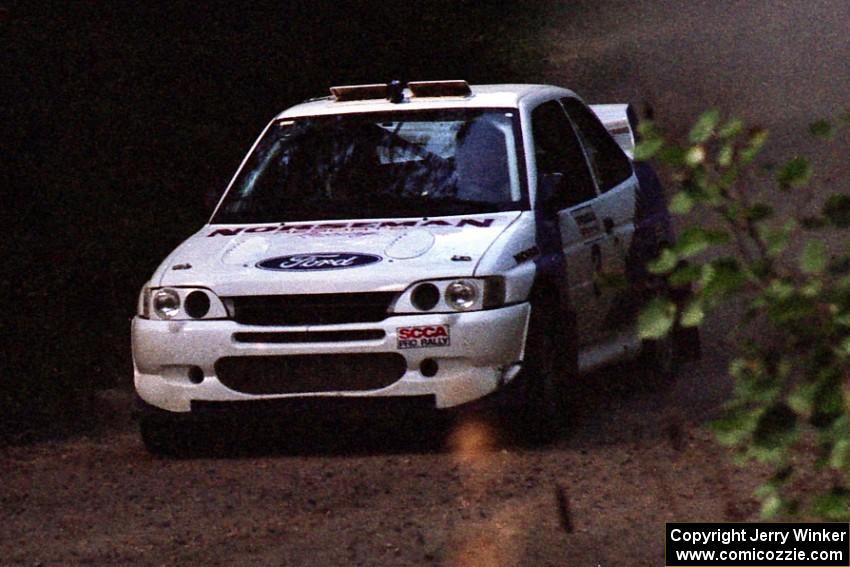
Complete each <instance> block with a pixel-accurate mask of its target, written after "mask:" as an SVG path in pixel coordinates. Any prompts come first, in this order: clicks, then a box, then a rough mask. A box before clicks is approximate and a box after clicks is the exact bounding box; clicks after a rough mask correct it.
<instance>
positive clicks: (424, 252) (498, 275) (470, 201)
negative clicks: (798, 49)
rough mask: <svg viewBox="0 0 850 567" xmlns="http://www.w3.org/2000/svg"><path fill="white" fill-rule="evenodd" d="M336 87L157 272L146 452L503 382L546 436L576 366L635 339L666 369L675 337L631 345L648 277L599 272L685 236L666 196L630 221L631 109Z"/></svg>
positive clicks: (143, 328)
mask: <svg viewBox="0 0 850 567" xmlns="http://www.w3.org/2000/svg"><path fill="white" fill-rule="evenodd" d="M331 93H332V95H331V96H330V97H325V98H320V99H313V100H311V101H307V102H305V103H303V104H299V105H297V106H294V107H292V108H290V109H288V110H286V111H284V112H282V113H281V114H279V115H277V116H276V117H275V118H274V119H273V120H272V121H271V122H270V123H269V124H268V126H267V127H266V128H265V130H264V131H263V132H262V134H261V135H260V137H259V139H258V140H257V141H256V143H255V144H254V146H253V147H252V148H251V149H250V151H249V153H248V155H247V157H246V158H245V160H244V161H243V163H242V164H241V166H240V167H239V169H238V171H237V173H236V175H235V176H234V178H233V180H232V181H231V183H230V185H229V187H228V189H227V190H226V192H225V193H224V195H223V197H222V198H221V200H220V201H219V203H218V205H217V207H216V209H215V211H214V213H213V215H212V218H211V219H210V221H209V223H208V224H207V225H205V226H203V227H202V228H201V229H200V230H199V231H198V232H197V233H195V234H194V235H193V236H191V237H190V238H188V239H187V240H186V241H185V242H183V243H182V244H181V245H180V246H179V247H178V248H177V249H176V250H174V251H173V252H172V253H171V254H170V255H169V256H168V257H167V258H166V259H165V261H163V263H162V264H161V265H160V266H159V268H158V269H157V270H156V272H155V273H154V274H153V276H152V277H151V279H150V281H149V282H148V283H147V284H146V285H145V286H144V288H143V290H142V292H141V295H140V298H139V305H138V313H137V315H136V316H135V317H134V318H133V320H132V350H133V360H134V371H135V387H136V390H137V392H138V395H139V397H140V400H141V403H142V406H143V408H144V410H145V411H143V412H142V421H141V430H142V437H143V439H144V441H145V443H146V445H147V446H148V448H149V449H151V450H152V451H158V452H167V451H168V450H170V449H173V448H174V446H175V443H176V441H175V440H176V439H178V438H179V437H180V436H181V435H183V434H184V433H185V431H186V428H185V423H184V422H185V419H186V418H187V417H197V416H202V415H206V414H207V413H208V412H210V411H213V412H214V411H215V410H217V409H222V408H236V407H238V408H244V409H248V410H249V411H253V410H254V409H256V408H258V407H260V406H263V407H268V406H269V404H270V403H277V404H278V406H276V407H279V408H280V411H283V412H286V411H288V408H294V407H295V406H296V405H297V404H299V403H300V404H303V403H304V402H309V403H311V404H313V405H309V404H308V407H311V408H314V409H315V410H316V411H323V410H322V409H321V408H323V407H324V405H328V406H329V407H330V406H334V405H336V404H339V403H340V402H346V403H352V404H355V405H356V404H357V403H364V404H372V405H371V407H373V408H380V407H382V405H384V404H386V405H387V406H389V405H390V404H393V403H400V404H402V405H404V404H408V405H409V406H410V407H414V406H415V407H424V408H429V409H434V410H439V409H446V408H454V407H459V406H464V405H466V404H469V403H470V402H474V401H476V400H480V399H482V398H485V397H488V396H490V395H491V394H494V393H499V392H503V391H508V392H511V394H510V397H511V398H512V399H513V401H519V402H520V407H518V408H517V409H516V410H515V411H516V415H517V416H519V418H520V419H519V420H518V423H519V424H520V426H521V427H522V428H524V429H525V430H527V431H528V432H529V433H530V435H532V436H540V437H545V436H546V435H547V434H548V433H549V432H551V431H552V430H553V426H554V424H555V423H556V422H557V420H558V418H559V415H560V413H561V411H562V406H561V401H562V394H563V393H564V391H565V390H566V388H567V387H568V384H569V380H570V377H572V376H574V375H575V374H576V373H577V372H579V371H587V370H590V369H593V368H595V367H598V366H600V365H602V364H605V363H608V362H611V361H612V360H615V359H617V358H620V357H622V356H625V355H633V354H637V353H639V352H640V351H641V348H643V353H644V355H645V356H647V357H648V358H647V363H648V364H649V365H651V366H653V367H655V368H660V371H661V372H669V369H670V368H671V365H670V360H671V355H670V353H671V348H670V345H669V344H666V343H663V342H662V343H657V344H656V343H653V344H649V345H641V344H640V342H639V341H637V340H636V339H635V335H634V331H633V324H632V322H633V317H634V314H635V312H636V309H637V308H638V305H639V302H640V301H641V300H643V299H645V297H643V295H645V293H644V294H640V293H633V290H635V289H644V290H645V289H647V286H645V285H644V286H639V285H638V284H640V282H634V281H630V282H629V283H630V284H632V285H630V286H629V287H627V288H625V291H624V290H623V288H617V287H614V286H606V285H604V284H603V283H601V281H600V280H601V278H600V275H602V274H606V275H611V274H614V275H617V274H620V275H623V277H624V278H627V279H628V278H630V277H631V279H635V277H633V276H630V274H632V273H638V272H639V271H635V270H631V271H630V270H629V264H635V265H636V264H641V263H643V262H645V261H646V260H647V259H648V257H651V256H652V255H654V254H655V253H657V250H658V249H659V247H660V246H663V245H664V244H665V243H669V242H670V241H671V239H672V233H671V229H670V222H669V215H667V214H666V207H664V205H663V198H662V200H661V213H662V214H655V215H653V216H652V217H651V218H649V217H647V218H643V219H641V218H636V211H637V212H640V209H641V208H640V207H638V206H637V205H638V200H639V196H640V193H639V191H638V182H637V179H636V176H635V174H634V170H633V166H632V163H631V161H630V159H629V158H628V156H627V155H626V153H624V151H623V148H622V147H621V145H619V144H618V143H617V141H615V139H614V138H613V137H612V135H611V133H614V134H615V135H619V137H620V138H621V144H623V145H624V147H625V145H627V144H628V145H630V144H633V142H634V139H633V136H632V133H631V131H630V130H628V123H627V122H625V121H624V120H623V118H624V116H625V114H624V109H625V106H623V105H621V106H605V107H600V109H599V110H600V114H601V115H602V116H603V118H605V119H606V123H605V124H603V123H602V122H601V121H600V119H599V117H598V116H597V115H596V114H595V113H594V112H593V111H592V110H591V108H590V107H588V106H587V105H586V104H585V103H584V102H582V100H581V99H580V98H579V97H578V96H576V95H575V94H574V93H573V92H571V91H569V90H567V89H563V88H559V87H555V86H547V85H478V86H476V85H472V86H470V85H468V84H467V83H466V82H464V81H434V82H418V83H409V84H408V85H406V88H402V86H401V85H399V84H397V83H391V84H388V85H384V84H381V85H356V86H348V87H334V88H332V89H331ZM606 125H607V126H608V128H606ZM624 125H625V126H624ZM609 130H610V132H609ZM623 140H625V142H624V141H623ZM627 149H630V146H629V147H628V148H627ZM641 224H642V228H641V229H640V230H639V231H638V232H636V227H641ZM635 234H639V235H640V238H641V239H642V242H635V241H634V237H635ZM636 251H637V252H636Z"/></svg>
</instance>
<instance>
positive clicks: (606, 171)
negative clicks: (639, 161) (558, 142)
mask: <svg viewBox="0 0 850 567" xmlns="http://www.w3.org/2000/svg"><path fill="white" fill-rule="evenodd" d="M561 104H563V105H564V108H565V109H566V111H567V114H569V116H570V119H571V120H572V122H573V124H575V125H576V128H577V130H578V133H579V137H580V138H581V141H582V145H584V150H585V152H586V153H587V159H588V161H589V162H590V167H591V168H592V169H593V175H594V177H596V181H597V183H598V184H599V191H600V192H602V193H604V192H605V191H608V190H609V189H611V188H613V187H616V186H617V185H619V184H620V183H622V182H623V181H625V180H626V179H628V178H629V176H630V175H631V174H632V166H631V164H630V163H629V158H627V157H626V154H625V153H623V150H622V148H620V146H619V145H618V144H617V142H616V141H615V140H614V138H612V137H611V135H610V134H609V133H608V131H607V130H606V129H605V126H603V125H602V123H601V122H600V121H599V118H598V117H597V116H596V115H595V114H594V113H593V112H592V111H591V110H590V109H589V108H587V107H586V106H585V105H584V104H582V103H581V102H579V101H578V100H577V99H574V98H563V99H561Z"/></svg>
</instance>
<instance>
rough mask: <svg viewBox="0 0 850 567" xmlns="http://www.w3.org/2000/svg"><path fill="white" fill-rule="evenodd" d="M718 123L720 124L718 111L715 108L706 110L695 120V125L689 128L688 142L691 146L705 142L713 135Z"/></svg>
mask: <svg viewBox="0 0 850 567" xmlns="http://www.w3.org/2000/svg"><path fill="white" fill-rule="evenodd" d="M718 122H720V111H719V110H717V109H715V108H713V109H711V110H706V111H705V112H703V113H702V114H701V115H700V117H699V118H697V121H696V123H695V124H694V126H693V128H691V132H690V134H688V140H690V142H691V143H692V144H701V143H703V142H705V141H706V140H708V139H709V138H710V137H711V135H712V134H713V133H714V129H715V128H716V127H717V123H718Z"/></svg>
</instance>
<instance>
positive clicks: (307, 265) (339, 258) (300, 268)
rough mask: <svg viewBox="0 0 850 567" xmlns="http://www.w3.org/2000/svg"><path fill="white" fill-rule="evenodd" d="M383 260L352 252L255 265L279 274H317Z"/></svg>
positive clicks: (295, 256)
mask: <svg viewBox="0 0 850 567" xmlns="http://www.w3.org/2000/svg"><path fill="white" fill-rule="evenodd" d="M381 260H383V258H382V257H381V256H376V255H374V254H357V253H354V252H330V253H317V254H290V255H288V256H276V257H275V258H267V259H265V260H261V261H260V262H257V263H256V264H255V265H256V266H257V267H258V268H261V269H263V270H275V271H281V272H319V271H323V270H341V269H344V268H358V267H360V266H367V265H369V264H374V263H376V262H380V261H381Z"/></svg>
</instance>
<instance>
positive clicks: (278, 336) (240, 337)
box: [233, 329, 386, 344]
mask: <svg viewBox="0 0 850 567" xmlns="http://www.w3.org/2000/svg"><path fill="white" fill-rule="evenodd" d="M385 336H386V333H385V332H384V331H382V330H380V329H364V330H357V329H355V330H352V331H287V332H285V333H233V340H234V341H236V342H237V343H274V344H287V343H342V342H348V341H379V340H381V339H383V338H384V337H385Z"/></svg>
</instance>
